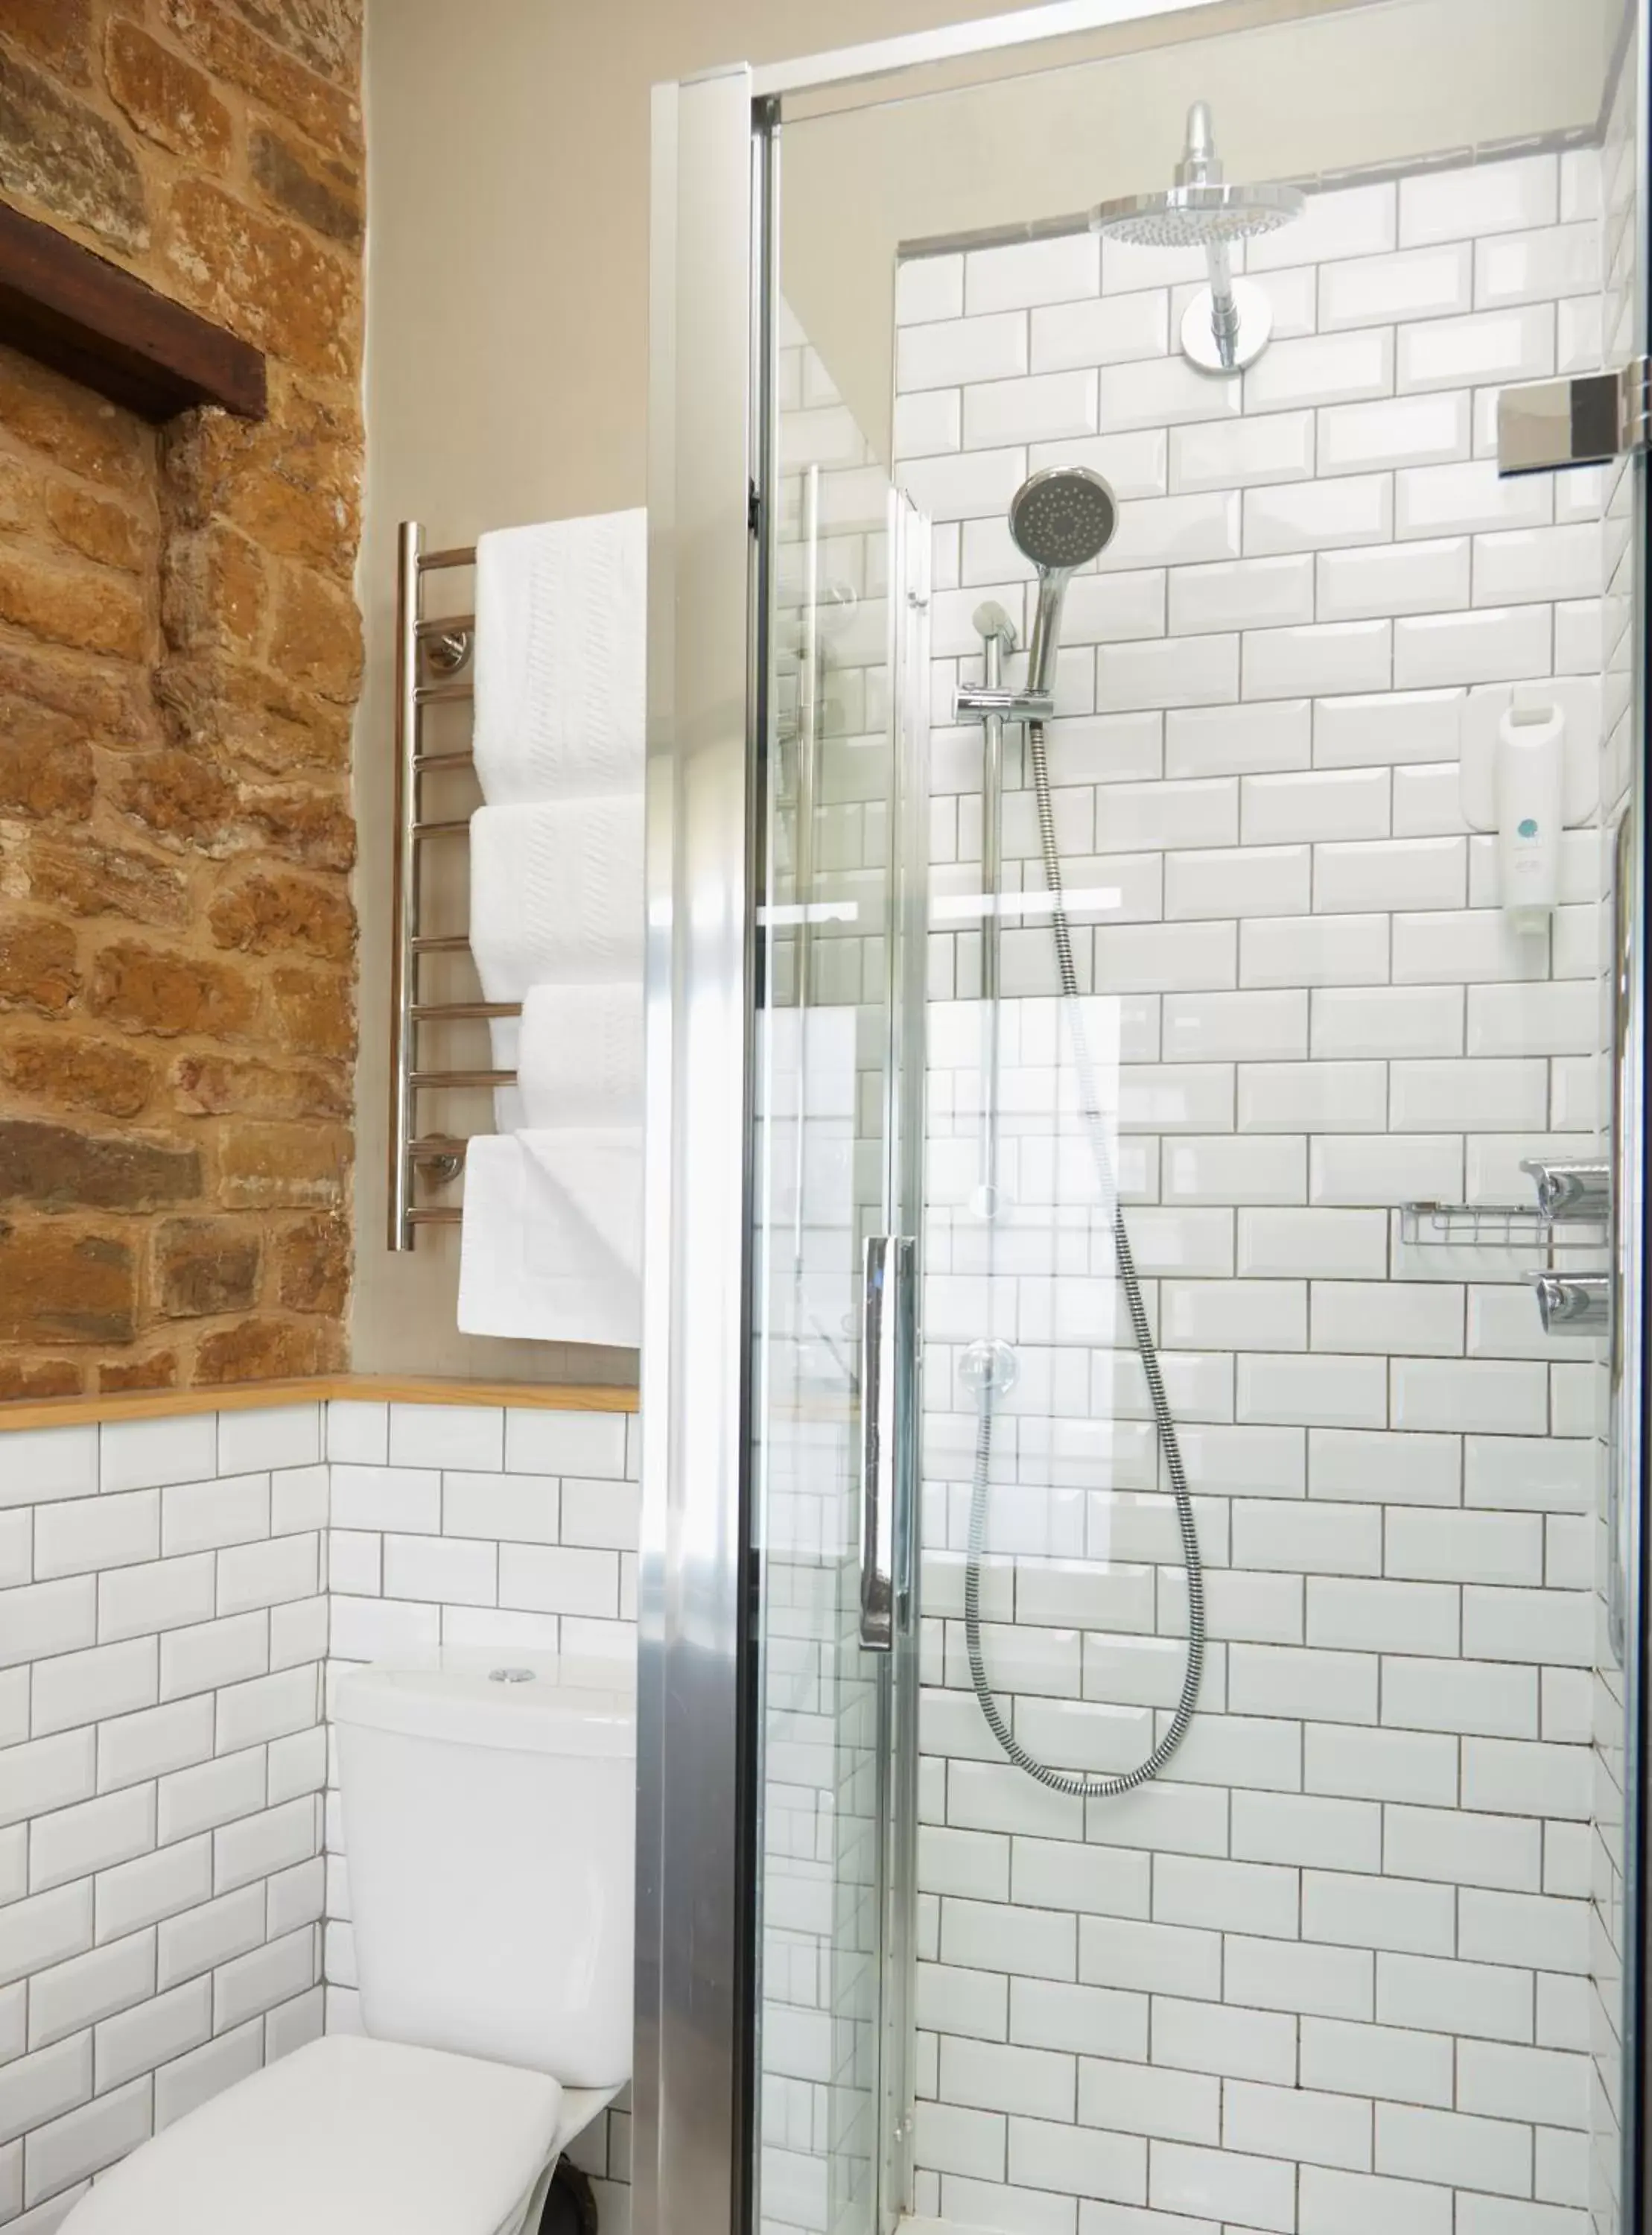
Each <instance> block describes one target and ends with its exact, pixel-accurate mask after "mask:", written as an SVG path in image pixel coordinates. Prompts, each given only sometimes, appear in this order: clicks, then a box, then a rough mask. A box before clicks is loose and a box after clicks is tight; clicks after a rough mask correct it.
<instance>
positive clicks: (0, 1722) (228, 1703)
mask: <svg viewBox="0 0 1652 2235" xmlns="http://www.w3.org/2000/svg"><path fill="white" fill-rule="evenodd" d="M635 1432H636V1431H635V1422H634V1420H631V1419H627V1418H626V1417H625V1416H624V1415H621V1414H617V1413H583V1412H553V1411H545V1410H540V1409H539V1408H537V1407H533V1408H527V1407H524V1408H521V1409H513V1410H509V1411H506V1410H504V1409H500V1408H498V1407H475V1408H469V1407H447V1406H384V1405H363V1404H355V1403H335V1404H332V1405H330V1406H323V1405H305V1406H286V1407H283V1408H281V1409H278V1410H271V1411H265V1412H223V1413H220V1414H210V1413H208V1414H200V1415H194V1416H191V1417H187V1418H181V1419H179V1418H174V1419H156V1420H148V1421H121V1422H106V1423H104V1424H103V1425H102V1426H101V1427H100V1426H88V1427H66V1428H56V1429H49V1430H45V1431H42V1432H33V1431H12V1432H4V1433H0V2225H6V2226H7V2227H8V2231H9V2235H10V2229H12V2228H13V2227H15V2228H16V2230H17V2231H18V2235H46V2231H48V2230H49V2229H51V2228H53V2227H55V2226H56V2225H57V2223H58V2221H59V2220H60V2219H62V2216H63V2214H64V2213H65V2212H67V2211H68V2209H69V2206H70V2205H71V2204H72V2203H73V2201H74V2199H75V2197H77V2196H78V2195H79V2194H81V2193H82V2190H83V2187H84V2185H85V2182H86V2180H87V2179H88V2178H89V2177H90V2176H92V2175H94V2174H95V2173H97V2172H98V2171H99V2170H100V2169H101V2167H103V2166H107V2165H109V2164H111V2163H113V2162H114V2160H115V2159H117V2158H119V2157H121V2156H123V2155H124V2154H125V2153H126V2152H127V2150H129V2149H131V2148H133V2147H134V2146H135V2145H136V2144H137V2143H138V2142H139V2141H140V2140H143V2139H144V2138H145V2137H146V2136H147V2134H148V2133H151V2132H152V2131H154V2130H155V2129H157V2128H159V2127H162V2126H165V2125H167V2124H169V2123H170V2122H171V2121H172V2120H173V2119H176V2118H178V2117H179V2116H180V2115H181V2114H183V2113H184V2112H185V2111H186V2110H188V2109H190V2108H192V2107H193V2106H194V2105H195V2104H196V2103H198V2102H199V2101H204V2100H205V2099H206V2097H207V2096H208V2095H211V2094H214V2093H215V2092H216V2091H217V2090H218V2089H219V2088H222V2087H225V2086H227V2085H228V2084H229V2083H230V2082H231V2081H234V2080H238V2079H239V2078H241V2077H242V2076H243V2075H244V2074H246V2073H248V2072H251V2071H253V2070H256V2069H257V2068H258V2066H259V2065H260V2064H262V2063H263V2062H264V2061H265V2060H266V2059H267V2058H269V2057H272V2056H276V2055H282V2054H284V2053H285V2052H286V2051H287V2050H289V2049H291V2048H296V2047H297V2046H298V2045H299V2044H300V2043H301V2042H304V2041H307V2040H309V2039H310V2037H311V2036H312V2035H315V2034H317V2033H318V2032H320V2031H321V2030H322V2029H323V1999H325V2001H326V2004H327V2008H326V2010H325V2022H326V2023H327V2024H328V2026H330V2027H331V2028H334V2029H339V2028H343V2029H349V2028H350V2027H351V2026H353V2025H354V2024H355V2023H356V2011H355V2002H356V1997H355V1993H354V1990H353V1978H354V1974H353V1970H352V1967H351V1958H350V1948H349V1922H348V1918H349V1908H348V1891H347V1887H346V1884H345V1879H344V1873H343V1858H342V1852H341V1850H342V1842H341V1840H340V1838H339V1837H338V1834H337V1825H338V1819H337V1812H336V1793H331V1794H328V1793H326V1791H325V1788H326V1786H327V1783H328V1763H327V1735H326V1729H325V1723H324V1690H323V1681H324V1675H325V1662H326V1661H327V1658H328V1655H329V1652H330V1651H331V1654H332V1655H333V1656H334V1657H335V1658H336V1659H337V1660H341V1661H355V1660H361V1659H366V1658H376V1657H382V1656H390V1655H397V1654H400V1653H402V1652H409V1653H418V1652H423V1651H425V1650H427V1649H428V1648H433V1647H434V1646H436V1645H439V1644H441V1645H446V1646H452V1647H460V1648H477V1649H479V1650H492V1649H493V1648H514V1649H516V1650H519V1651H527V1650H534V1651H541V1652H543V1651H558V1650H561V1651H566V1652H578V1653H611V1654H612V1653H617V1654H622V1655H624V1654H628V1653H629V1652H630V1650H631V1648H632V1640H633V1636H634V1629H633V1615H632V1592H633V1589H634V1576H633V1572H632V1571H633V1563H634V1557H635V1544H636V1530H637V1513H636V1496H637V1493H636V1453H635ZM330 1518H331V1520H332V1521H333V1522H334V1523H335V1524H336V1526H335V1527H334V1528H333V1529H332V1530H331V1532H329V1521H330ZM329 1533H330V1535H331V1546H330V1554H331V1557H330V1558H329V1544H328V1539H329ZM330 1566H331V1568H332V1570H334V1573H333V1576H332V1582H333V1587H334V1588H333V1591H332V1594H331V1596H329V1593H328V1581H329V1568H330ZM324 1803H325V1805H324ZM329 1826H330V1832H331V1836H326V1833H327V1830H328V1827H329ZM323 1934H324V1936H325V1960H324V1962H323ZM323 1978H324V1979H325V1980H326V1981H328V1982H330V1984H329V1985H327V1986H326V1987H325V1988H323ZM628 2130H629V2120H628V2118H627V2116H626V2114H625V2113H624V2110H623V2109H620V2110H616V2111H613V2112H611V2113H609V2114H605V2116H604V2118H603V2119H602V2120H598V2121H597V2123H596V2125H595V2126H593V2127H592V2128H591V2129H590V2130H589V2132H588V2133H586V2134H585V2135H584V2136H582V2137H581V2138H580V2140H579V2141H578V2144H576V2146H575V2148H574V2150H573V2152H572V2154H573V2155H574V2156H575V2158H576V2159H577V2160H578V2162H579V2163H580V2165H581V2166H583V2167H584V2170H585V2171H586V2172H587V2173H591V2175H592V2176H593V2177H594V2179H595V2181H596V2184H597V2191H598V2196H599V2202H600V2206H601V2209H602V2212H603V2223H604V2228H605V2229H608V2230H611V2231H614V2230H617V2231H619V2235H623V2231H624V2210H625V2203H626V2194H625V2191H624V2187H623V2184H624V2181H625V2179H626V2178H627V2162H626V2160H627V2149H628V2140H629V2133H628Z"/></svg>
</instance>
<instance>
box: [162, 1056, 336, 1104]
mask: <svg viewBox="0 0 1652 2235" xmlns="http://www.w3.org/2000/svg"><path fill="white" fill-rule="evenodd" d="M172 1086H173V1107H174V1108H175V1109H178V1110H180V1111H185V1112H186V1113H187V1114H188V1115H189V1116H191V1117H195V1118H222V1117H228V1116H237V1117H242V1118H348V1117H349V1114H350V1106H351V1104H350V1089H349V1080H348V1079H347V1078H345V1077H344V1076H343V1073H342V1072H325V1071H316V1070H312V1069H310V1067H309V1066H307V1065H291V1064H283V1065H279V1066H278V1065H275V1064H269V1063H258V1062H256V1061H254V1060H252V1059H250V1058H249V1059H245V1060H238V1059H236V1058H235V1057H233V1056H226V1055H181V1056H180V1057H179V1058H178V1059H177V1061H176V1062H175V1063H174V1064H173V1072H172Z"/></svg>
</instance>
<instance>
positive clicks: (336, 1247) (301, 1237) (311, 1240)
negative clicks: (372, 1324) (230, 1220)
mask: <svg viewBox="0 0 1652 2235" xmlns="http://www.w3.org/2000/svg"><path fill="white" fill-rule="evenodd" d="M349 1250H350V1241H349V1226H348V1224H347V1223H346V1222H345V1221H344V1220H343V1218H335V1217H322V1218H306V1219H304V1220H301V1221H300V1222H299V1223H298V1224H297V1225H296V1226H290V1227H288V1228H287V1229H286V1231H285V1232H284V1234H282V1235H279V1236H278V1239H277V1242H276V1285H277V1294H278V1295H279V1297H280V1299H281V1301H282V1302H283V1303H284V1305H285V1306H286V1308H287V1309H288V1310H289V1311H291V1312H320V1313H323V1314H325V1315H326V1316H327V1317H328V1318H330V1319H336V1318H338V1317H339V1316H341V1315H342V1314H343V1309H344V1306H345V1303H346V1302H347V1301H348V1299H349V1274H350V1255H349Z"/></svg>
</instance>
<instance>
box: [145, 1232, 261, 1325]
mask: <svg viewBox="0 0 1652 2235" xmlns="http://www.w3.org/2000/svg"><path fill="white" fill-rule="evenodd" d="M261 1254H262V1253H261V1249H260V1245H259V1239H258V1232H257V1230H256V1229H254V1228H251V1227H249V1226H248V1225H247V1223H246V1222H245V1221H244V1220H243V1221H237V1220H233V1219H223V1218H212V1219H206V1218H200V1219H198V1218H174V1219H168V1221H167V1223H166V1224H165V1225H164V1226H163V1227H161V1228H160V1231H159V1232H158V1233H157V1235H155V1286H156V1292H157V1294H158V1295H159V1298H160V1308H161V1311H162V1312H163V1313H164V1314H166V1316H167V1318H168V1319H173V1320H186V1319H212V1318H216V1317H217V1316H219V1314H222V1313H224V1312H244V1311H250V1310H251V1308H252V1306H253V1304H254V1303H255V1302H256V1301H258V1267H259V1261H260V1256H261Z"/></svg>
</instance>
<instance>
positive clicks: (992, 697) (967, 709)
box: [952, 683, 1055, 722]
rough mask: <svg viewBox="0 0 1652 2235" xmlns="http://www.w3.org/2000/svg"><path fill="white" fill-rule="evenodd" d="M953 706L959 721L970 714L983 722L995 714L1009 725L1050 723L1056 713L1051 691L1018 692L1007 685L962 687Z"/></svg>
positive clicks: (963, 685) (984, 684) (965, 685)
mask: <svg viewBox="0 0 1652 2235" xmlns="http://www.w3.org/2000/svg"><path fill="white" fill-rule="evenodd" d="M952 705H953V712H954V713H955V715H956V716H957V718H958V719H959V720H960V721H963V720H965V719H967V718H969V717H970V716H971V715H974V716H975V717H976V719H977V720H981V721H984V720H985V719H986V718H987V716H988V715H989V714H996V715H998V716H1000V717H1001V718H1002V719H1003V720H1004V721H1006V722H1048V720H1049V719H1050V718H1051V716H1052V715H1053V714H1054V713H1055V698H1053V697H1052V695H1051V694H1050V692H1049V691H1015V690H1012V689H1011V688H1010V686H1009V685H1008V684H989V683H963V684H960V685H959V686H958V691H957V697H956V698H954V700H953V702H952Z"/></svg>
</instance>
